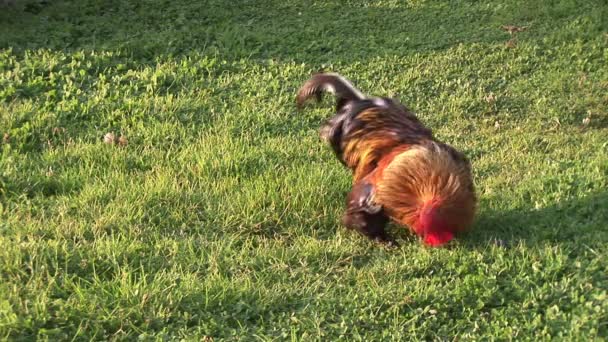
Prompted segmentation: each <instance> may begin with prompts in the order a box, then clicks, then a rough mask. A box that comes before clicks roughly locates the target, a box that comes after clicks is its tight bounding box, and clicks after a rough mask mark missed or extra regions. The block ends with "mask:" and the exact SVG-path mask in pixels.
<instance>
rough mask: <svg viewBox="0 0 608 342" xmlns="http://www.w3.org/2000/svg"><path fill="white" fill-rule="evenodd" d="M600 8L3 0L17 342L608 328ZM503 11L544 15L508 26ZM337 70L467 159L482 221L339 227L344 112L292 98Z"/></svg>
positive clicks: (605, 102)
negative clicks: (436, 232)
mask: <svg viewBox="0 0 608 342" xmlns="http://www.w3.org/2000/svg"><path fill="white" fill-rule="evenodd" d="M606 17H608V6H607V5H606V4H605V2H604V1H601V0H592V1H574V0H561V1H550V2H547V1H523V0H521V1H518V0H508V1H486V2H477V1H464V0H460V1H451V2H448V1H424V0H410V1H406V2H399V1H393V0H382V1H377V2H367V1H355V0H350V1H291V0H289V1H233V2H226V1H220V0H206V1H167V0H165V1H162V0H146V1H120V0H114V1H94V0H82V1H73V2H70V1H59V0H57V1H51V2H49V3H42V2H34V1H29V2H27V3H24V2H17V4H16V6H15V7H0V135H2V134H4V133H6V134H7V136H6V139H4V142H1V143H0V246H2V248H1V249H0V280H1V281H0V338H2V339H8V340H32V339H34V338H36V339H41V340H72V339H74V340H91V339H95V340H133V339H136V338H138V339H142V340H173V339H186V340H204V339H205V338H207V340H210V339H211V338H213V339H215V340H264V341H266V340H306V341H308V340H323V341H326V340H339V339H346V340H365V341H371V340H374V341H376V340H400V339H401V340H456V339H458V340H552V339H557V340H584V341H587V340H602V339H605V338H607V337H608V298H607V296H608V266H607V265H608V264H607V263H606V259H607V258H608V249H607V246H608V230H607V228H608V192H607V191H606V189H607V187H608V112H607V111H606V108H608V68H606V60H607V59H608V36H607V33H608V24H607V23H606V20H605V18H606ZM501 25H519V26H526V27H527V29H526V30H525V31H523V32H519V33H516V34H514V37H515V38H514V39H515V40H514V44H506V43H507V41H509V40H510V39H511V38H512V37H511V36H510V35H509V34H508V33H507V32H505V31H503V30H501ZM509 45H510V46H509ZM322 68H323V69H325V70H332V71H337V72H340V73H342V74H344V75H345V76H347V77H348V78H350V79H351V80H352V81H353V82H354V83H355V84H356V85H357V86H358V87H360V88H361V89H362V90H363V91H364V92H366V93H371V94H376V95H387V96H396V97H398V98H399V99H400V100H401V101H402V102H404V103H405V104H407V105H408V106H410V107H412V108H413V109H415V110H416V112H417V113H418V115H419V116H420V118H421V119H422V120H423V121H424V122H425V123H426V124H428V125H429V126H430V127H431V128H433V129H434V130H435V132H436V135H437V136H438V137H439V138H441V139H443V140H445V141H448V142H450V143H452V144H453V145H455V146H456V147H457V148H459V149H461V150H462V151H464V152H465V153H466V154H467V155H468V156H469V157H470V158H471V160H472V163H473V167H474V170H475V182H476V186H477V189H478V193H479V196H480V211H479V215H478V218H477V221H476V224H475V226H474V229H473V231H471V232H470V233H468V234H465V235H463V236H460V237H459V238H458V240H457V241H455V242H454V243H453V244H451V246H450V247H449V248H443V249H429V248H426V247H424V246H422V245H421V244H420V242H419V241H418V240H416V239H415V238H413V237H412V236H411V235H409V234H408V233H407V232H406V231H405V230H403V229H399V228H398V227H392V228H391V230H392V233H393V234H395V235H396V236H398V238H399V240H400V242H401V245H402V247H401V248H400V249H398V250H385V249H383V248H380V247H378V246H376V245H374V244H372V243H369V242H367V241H366V240H365V239H362V238H361V237H359V236H357V235H355V234H352V233H350V232H347V231H345V230H344V229H343V228H342V227H341V226H340V225H339V224H338V222H339V217H340V214H341V211H342V209H343V205H344V196H345V193H346V192H347V191H348V188H349V184H350V178H349V173H348V172H347V170H345V169H344V168H342V167H341V166H340V165H339V163H338V162H337V161H336V160H335V158H334V157H333V155H332V154H331V152H330V150H329V148H327V147H326V146H324V145H322V143H321V142H320V141H319V139H318V135H317V129H318V127H319V126H320V124H321V122H322V120H323V119H325V118H327V117H328V116H330V115H332V109H331V105H330V103H329V102H326V103H325V105H323V106H317V107H309V108H308V109H307V110H306V111H304V112H297V111H296V110H295V107H294V97H295V92H296V90H297V88H298V87H299V86H300V85H301V84H302V83H303V82H304V81H305V80H306V78H307V77H308V76H309V75H310V73H311V72H314V71H317V70H319V69H322ZM586 118H588V119H589V120H588V124H586V125H585V124H583V123H582V122H583V120H584V119H586ZM107 132H114V133H115V134H116V136H119V135H120V134H123V135H124V136H125V137H127V138H128V144H127V145H126V146H123V147H120V146H116V145H107V144H104V143H103V141H102V137H103V135H104V134H106V133H107ZM496 241H499V243H497V242H496Z"/></svg>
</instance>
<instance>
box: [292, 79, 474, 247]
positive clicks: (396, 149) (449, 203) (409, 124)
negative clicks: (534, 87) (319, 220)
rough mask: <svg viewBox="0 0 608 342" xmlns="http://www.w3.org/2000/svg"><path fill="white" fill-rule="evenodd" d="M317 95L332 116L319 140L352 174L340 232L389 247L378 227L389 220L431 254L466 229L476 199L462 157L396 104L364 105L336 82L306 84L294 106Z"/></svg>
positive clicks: (367, 100) (350, 88)
mask: <svg viewBox="0 0 608 342" xmlns="http://www.w3.org/2000/svg"><path fill="white" fill-rule="evenodd" d="M324 90H329V91H331V92H333V93H334V94H336V97H337V113H336V115H335V116H334V117H333V118H331V119H330V120H328V122H327V123H326V124H325V125H324V127H323V129H322V131H321V135H322V137H323V138H324V139H325V140H326V141H327V142H328V143H329V144H330V145H331V146H332V148H333V150H334V152H335V153H336V156H337V157H338V158H339V159H340V161H341V162H342V163H343V164H344V165H345V166H347V167H348V168H350V169H351V170H352V171H353V188H352V190H351V192H350V193H349V196H348V199H347V210H346V213H345V215H344V217H343V223H344V224H345V225H346V226H347V227H348V228H351V229H356V230H358V231H359V232H361V233H363V234H364V235H366V236H368V237H370V238H374V239H377V240H380V241H384V242H389V241H392V239H390V238H389V237H388V236H387V235H386V233H385V232H384V225H385V224H386V222H387V221H388V219H392V220H393V221H395V222H397V223H400V224H403V225H406V226H408V227H409V228H410V229H411V230H412V231H413V232H415V233H416V234H418V235H420V236H422V237H423V238H424V241H425V243H427V244H429V245H433V246H438V245H442V244H444V243H446V242H447V241H449V240H451V239H452V237H453V236H454V234H455V233H457V232H459V231H463V230H465V229H467V228H468V227H469V226H470V224H471V223H472V221H473V219H474V214H475V209H476V195H475V190H474V186H473V181H472V176H471V167H470V163H469V161H468V160H467V158H466V157H465V156H464V155H463V154H462V153H460V152H459V151H457V150H456V149H454V148H453V147H451V146H449V145H447V144H445V143H443V142H440V141H438V140H437V139H435V138H434V137H433V134H432V132H431V130H430V129H428V128H427V127H425V126H424V125H423V124H422V123H421V122H420V121H419V120H418V118H417V117H416V116H415V115H414V114H413V113H412V112H411V111H410V110H408V109H407V108H406V107H405V106H403V105H402V104H400V103H398V102H397V101H395V100H393V99H388V98H379V97H376V98H368V97H366V96H364V95H363V94H361V92H360V91H358V90H357V89H355V88H354V87H353V86H352V84H350V82H348V81H347V80H346V79H344V78H343V77H342V76H340V75H337V74H317V75H315V76H313V77H312V78H311V79H310V80H308V81H307V82H306V83H305V84H304V85H303V86H302V88H301V89H300V91H299V92H298V97H297V103H298V106H302V105H303V104H304V102H306V100H308V99H309V98H310V97H312V96H316V97H317V99H319V98H320V93H321V92H322V91H324Z"/></svg>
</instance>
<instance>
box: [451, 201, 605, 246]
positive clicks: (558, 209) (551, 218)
mask: <svg viewBox="0 0 608 342" xmlns="http://www.w3.org/2000/svg"><path fill="white" fill-rule="evenodd" d="M607 222H608V192H599V193H594V194H591V195H589V196H586V197H583V198H577V199H571V200H566V201H563V202H560V203H556V204H553V205H551V206H548V207H545V208H540V209H533V208H519V209H516V210H511V211H506V212H501V211H495V212H492V211H486V212H481V213H480V214H479V218H478V221H477V223H476V224H475V227H473V230H472V231H471V232H470V233H468V234H466V235H465V236H462V237H461V241H462V243H463V245H464V246H466V247H487V246H489V245H492V244H495V245H499V246H504V247H507V248H508V247H509V246H512V245H515V244H518V243H524V244H526V245H535V244H543V243H557V244H564V245H587V246H595V245H602V246H603V245H605V244H606V243H608V234H606V223H607Z"/></svg>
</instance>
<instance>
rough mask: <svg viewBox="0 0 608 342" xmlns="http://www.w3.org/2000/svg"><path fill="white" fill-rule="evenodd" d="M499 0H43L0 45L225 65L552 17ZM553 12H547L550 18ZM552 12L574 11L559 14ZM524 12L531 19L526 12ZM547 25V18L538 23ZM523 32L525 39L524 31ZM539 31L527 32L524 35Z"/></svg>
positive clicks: (479, 39)
mask: <svg viewBox="0 0 608 342" xmlns="http://www.w3.org/2000/svg"><path fill="white" fill-rule="evenodd" d="M521 7H522V6H521V5H520V4H516V3H512V4H504V2H498V1H497V2H496V3H495V4H492V3H475V2H466V1H460V2H453V3H452V2H424V3H415V4H410V5H400V6H393V5H390V4H387V3H378V4H370V3H368V2H364V1H355V2H351V3H349V4H348V5H344V4H343V3H342V2H308V1H305V2H300V1H263V2H262V1H254V2H251V1H248V2H244V1H235V2H225V1H219V0H216V1H214V0H211V1H202V2H188V3H185V2H179V1H171V2H169V3H164V4H163V6H152V5H149V4H146V3H143V2H136V1H107V2H105V1H103V2H99V1H93V0H85V1H79V2H68V1H65V2H61V1H58V2H51V3H47V4H46V5H43V6H37V7H36V8H35V9H30V10H27V9H26V10H25V11H23V10H22V9H18V8H17V9H8V10H7V9H3V10H2V12H0V23H2V24H0V48H9V47H12V48H15V49H41V48H45V49H53V50H66V49H67V50H78V49H85V50H110V51H123V52H127V54H128V55H130V56H131V58H133V59H136V60H149V61H153V60H155V59H156V58H157V57H158V56H161V55H171V56H177V55H184V54H189V53H190V52H192V51H207V52H209V53H214V54H218V55H219V56H221V57H222V58H226V59H240V58H247V57H252V56H253V57H256V58H262V59H266V58H272V59H275V58H279V59H288V60H293V61H297V62H305V63H310V62H315V63H317V62H332V63H333V62H353V61H361V60H367V59H369V57H370V56H374V57H376V56H378V55H384V54H386V55H408V54H412V53H417V52H421V51H427V50H441V49H446V48H449V47H451V46H454V45H458V44H461V43H464V42H466V43H468V44H471V43H490V42H501V43H502V42H504V41H506V40H508V39H509V35H508V34H507V33H506V32H504V31H502V30H501V29H500V26H501V25H504V24H526V23H528V22H530V21H531V20H534V21H539V20H543V19H545V18H546V17H551V18H555V16H556V15H559V14H560V13H558V12H559V11H560V8H558V9H556V10H554V11H552V12H548V11H547V9H546V8H544V7H543V6H528V7H527V8H525V9H522V8H521ZM554 12H556V13H554ZM563 12H564V13H561V16H565V17H572V16H578V15H579V14H580V13H578V12H577V11H571V9H568V8H566V9H564V10H563ZM530 13H534V14H537V16H533V15H531V14H530ZM546 22H548V23H550V22H551V21H549V20H547V21H546ZM526 34H528V33H526ZM534 34H538V33H532V35H534Z"/></svg>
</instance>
